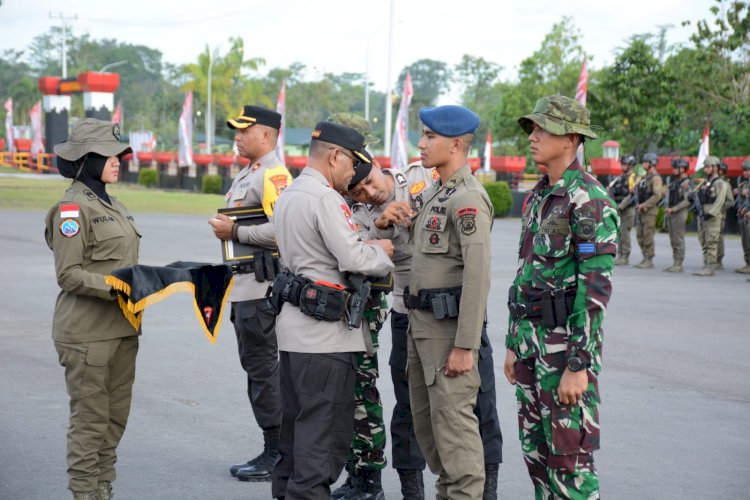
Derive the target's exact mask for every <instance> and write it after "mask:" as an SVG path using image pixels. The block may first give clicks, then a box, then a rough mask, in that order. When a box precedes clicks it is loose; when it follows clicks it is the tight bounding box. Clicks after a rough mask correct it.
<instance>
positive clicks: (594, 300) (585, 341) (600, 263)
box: [505, 160, 620, 369]
mask: <svg viewBox="0 0 750 500" xmlns="http://www.w3.org/2000/svg"><path fill="white" fill-rule="evenodd" d="M619 225H620V219H619V216H618V214H617V207H616V205H615V204H614V202H613V201H612V200H611V199H610V198H609V196H608V195H607V192H606V191H605V189H604V188H603V187H602V185H601V184H600V183H599V182H598V181H597V180H596V179H595V178H594V177H592V176H591V175H589V174H586V173H584V172H583V171H582V170H581V167H580V166H579V164H578V161H577V160H574V162H573V163H572V164H571V165H570V167H568V169H567V170H566V171H565V172H564V173H563V176H562V178H561V179H560V180H559V181H558V182H557V183H556V184H555V185H554V186H550V185H549V178H548V177H547V176H546V175H545V176H544V177H543V178H542V180H540V181H539V183H537V185H536V186H535V187H534V188H533V189H532V190H531V191H530V192H529V195H528V197H527V198H526V200H525V202H524V208H523V219H522V226H523V227H522V230H521V239H520V248H519V252H518V257H519V265H518V272H517V274H516V278H515V280H514V281H513V286H512V288H511V291H510V298H511V300H515V301H516V302H518V303H520V304H528V303H529V302H530V301H531V300H534V299H535V298H536V297H539V295H540V293H542V292H545V291H549V290H553V289H567V290H569V291H570V292H571V293H572V291H573V290H574V289H575V287H577V291H575V299H574V303H573V309H572V311H569V316H568V319H567V325H566V326H565V327H556V328H549V327H546V326H544V325H542V324H541V323H540V321H539V320H538V319H528V318H522V319H518V320H513V318H512V317H511V318H510V325H509V328H508V334H507V336H506V340H505V346H506V347H507V348H508V349H512V350H514V351H515V352H516V354H517V355H518V356H519V357H520V358H529V357H538V356H543V355H546V354H552V353H556V352H562V351H565V352H566V353H567V355H568V356H570V355H572V354H573V353H577V355H578V356H579V357H581V358H582V359H584V360H585V361H587V362H589V363H592V362H593V363H594V368H595V369H598V368H599V367H598V366H597V365H598V358H599V353H600V347H601V343H602V324H603V323H604V316H605V311H606V307H607V302H608V301H609V297H610V295H611V293H612V266H613V263H614V256H615V255H616V253H617V234H618V230H619Z"/></svg>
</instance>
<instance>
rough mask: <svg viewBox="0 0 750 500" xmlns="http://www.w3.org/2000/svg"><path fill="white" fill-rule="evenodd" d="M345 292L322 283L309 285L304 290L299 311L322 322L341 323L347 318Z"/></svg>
mask: <svg viewBox="0 0 750 500" xmlns="http://www.w3.org/2000/svg"><path fill="white" fill-rule="evenodd" d="M346 305H347V296H346V291H345V290H339V289H336V288H331V287H330V286H328V285H323V284H320V283H309V284H307V285H305V286H304V288H303V289H302V294H301V295H300V298H299V309H300V311H302V313H303V314H305V315H306V316H312V317H313V318H315V319H317V320H322V321H339V320H341V319H343V318H344V317H345V316H346Z"/></svg>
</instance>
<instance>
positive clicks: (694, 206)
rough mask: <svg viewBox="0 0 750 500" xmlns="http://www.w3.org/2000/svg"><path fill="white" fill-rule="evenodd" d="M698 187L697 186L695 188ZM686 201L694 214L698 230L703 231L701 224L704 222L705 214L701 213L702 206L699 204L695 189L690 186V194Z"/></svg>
mask: <svg viewBox="0 0 750 500" xmlns="http://www.w3.org/2000/svg"><path fill="white" fill-rule="evenodd" d="M696 187H698V186H696ZM687 197H688V201H689V202H690V210H691V211H693V212H695V216H696V217H697V218H698V230H699V231H702V230H703V222H704V221H705V220H706V214H705V212H704V211H703V205H702V204H701V200H700V197H699V196H698V193H697V191H696V189H693V186H690V192H689V193H688V195H687Z"/></svg>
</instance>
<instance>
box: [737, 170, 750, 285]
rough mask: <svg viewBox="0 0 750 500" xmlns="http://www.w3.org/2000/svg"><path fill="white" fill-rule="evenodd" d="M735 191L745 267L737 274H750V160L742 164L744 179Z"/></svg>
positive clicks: (742, 178)
mask: <svg viewBox="0 0 750 500" xmlns="http://www.w3.org/2000/svg"><path fill="white" fill-rule="evenodd" d="M739 179H740V182H739V184H737V188H736V189H735V196H736V198H737V223H738V224H739V226H740V239H741V240H742V255H743V257H744V258H745V266H744V267H741V268H739V269H735V270H734V272H735V273H740V274H750V159H746V160H744V161H743V162H742V177H740V178H739Z"/></svg>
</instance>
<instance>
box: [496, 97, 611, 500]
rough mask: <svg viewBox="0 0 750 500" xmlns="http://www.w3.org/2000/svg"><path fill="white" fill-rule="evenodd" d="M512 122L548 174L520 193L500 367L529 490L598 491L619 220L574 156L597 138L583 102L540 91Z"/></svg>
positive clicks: (588, 494) (553, 494) (576, 494)
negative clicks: (602, 384)
mask: <svg viewBox="0 0 750 500" xmlns="http://www.w3.org/2000/svg"><path fill="white" fill-rule="evenodd" d="M518 122H519V125H520V126H521V128H522V129H523V130H524V131H526V132H527V133H529V140H530V142H531V154H532V158H533V159H534V161H535V162H536V163H541V164H543V165H545V166H546V167H547V174H546V175H545V176H544V177H543V178H542V180H540V181H539V183H538V184H537V185H536V186H535V187H534V188H533V189H532V190H531V192H530V193H529V196H528V197H527V198H526V201H525V203H524V207H525V208H524V211H523V219H522V230H521V240H520V250H519V267H518V273H517V275H516V278H515V280H514V282H513V285H512V286H511V289H510V293H509V298H508V308H509V310H510V320H509V328H508V334H507V336H506V341H505V345H506V347H507V355H506V359H505V365H504V371H505V375H506V377H507V378H508V381H509V382H510V383H512V384H515V385H516V397H517V399H518V422H519V429H520V433H519V434H520V439H521V448H522V451H523V455H524V460H525V462H526V466H527V467H528V470H529V475H530V476H531V481H532V483H533V484H534V491H535V497H536V498H537V499H538V500H541V499H545V500H546V499H552V498H574V499H584V498H585V499H590V498H598V497H599V479H598V476H597V473H596V469H595V467H594V459H593V453H592V452H593V451H594V450H596V449H598V448H599V414H598V409H597V407H598V404H599V402H600V398H599V390H598V383H597V379H598V374H599V371H600V370H601V346H602V338H603V330H602V324H603V322H604V316H605V309H606V306H607V303H608V301H609V297H610V295H611V293H612V267H613V265H614V256H615V255H616V253H617V231H618V228H619V224H620V221H619V217H618V214H617V208H616V206H615V205H614V202H613V201H612V200H611V199H610V198H609V196H607V193H606V191H605V190H604V188H603V187H602V186H601V184H599V182H598V181H597V180H596V179H595V178H594V177H592V176H590V175H588V174H586V173H585V172H583V171H582V169H581V166H580V165H579V164H578V161H577V159H576V149H577V147H578V145H579V143H580V141H582V140H584V137H587V138H596V135H595V134H594V133H593V132H592V130H591V127H590V122H589V112H588V110H587V109H586V108H584V107H583V106H581V105H580V104H578V102H576V101H575V100H574V99H571V98H569V97H563V96H551V97H546V98H543V99H540V100H539V101H537V104H536V107H535V108H534V112H533V113H532V114H531V115H527V116H524V117H522V118H520V119H519V120H518Z"/></svg>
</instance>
